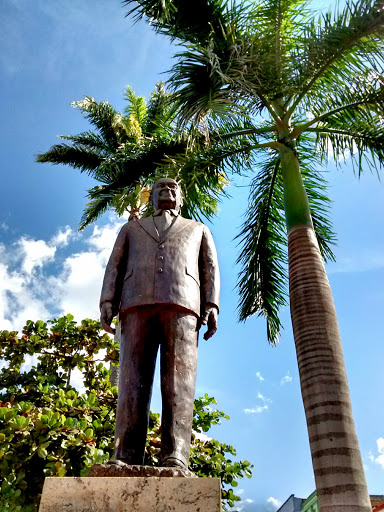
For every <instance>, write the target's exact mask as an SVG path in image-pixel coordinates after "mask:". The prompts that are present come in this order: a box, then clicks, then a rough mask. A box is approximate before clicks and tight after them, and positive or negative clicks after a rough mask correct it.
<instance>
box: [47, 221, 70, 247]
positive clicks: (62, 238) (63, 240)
mask: <svg viewBox="0 0 384 512" xmlns="http://www.w3.org/2000/svg"><path fill="white" fill-rule="evenodd" d="M74 237H76V234H75V232H74V231H73V230H72V229H71V228H70V227H69V226H65V228H62V229H59V231H58V233H57V234H56V235H55V236H54V237H53V238H52V240H51V245H53V246H59V247H65V246H66V245H68V243H69V240H70V239H71V238H74Z"/></svg>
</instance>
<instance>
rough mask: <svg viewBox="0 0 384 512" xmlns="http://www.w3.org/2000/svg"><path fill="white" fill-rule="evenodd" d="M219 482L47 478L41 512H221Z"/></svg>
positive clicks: (205, 479)
mask: <svg viewBox="0 0 384 512" xmlns="http://www.w3.org/2000/svg"><path fill="white" fill-rule="evenodd" d="M220 510H221V504H220V480H219V479H218V478H184V477H168V478H164V477H163V478H161V477H154V476H153V477H141V476H136V477H122V476H99V477H82V478H81V477H64V478H46V479H45V483H44V489H43V495H42V499H41V504H40V509H39V512H171V511H172V512H220Z"/></svg>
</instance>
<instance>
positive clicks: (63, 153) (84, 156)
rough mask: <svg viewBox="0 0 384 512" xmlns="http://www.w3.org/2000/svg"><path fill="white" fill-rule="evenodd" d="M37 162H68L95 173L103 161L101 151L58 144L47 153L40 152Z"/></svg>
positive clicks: (92, 173)
mask: <svg viewBox="0 0 384 512" xmlns="http://www.w3.org/2000/svg"><path fill="white" fill-rule="evenodd" d="M36 161H37V162H50V163H53V164H68V165H70V166H71V167H74V168H75V169H80V171H81V172H86V173H87V174H89V175H94V172H95V170H96V169H97V168H98V166H99V165H100V164H101V162H102V157H101V156H100V153H99V151H96V150H94V149H87V148H85V147H83V146H80V147H76V146H69V145H68V144H56V145H55V146H52V147H51V149H50V150H49V151H47V152H46V153H41V154H38V155H37V157H36Z"/></svg>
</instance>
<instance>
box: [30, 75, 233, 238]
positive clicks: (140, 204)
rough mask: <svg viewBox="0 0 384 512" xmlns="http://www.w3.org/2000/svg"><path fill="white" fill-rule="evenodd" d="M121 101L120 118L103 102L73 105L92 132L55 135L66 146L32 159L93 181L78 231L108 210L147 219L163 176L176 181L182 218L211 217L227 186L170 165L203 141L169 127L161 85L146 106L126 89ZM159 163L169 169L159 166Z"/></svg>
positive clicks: (168, 104)
mask: <svg viewBox="0 0 384 512" xmlns="http://www.w3.org/2000/svg"><path fill="white" fill-rule="evenodd" d="M124 99H125V100H126V102H127V104H126V107H125V109H124V113H123V114H121V113H119V112H118V111H117V110H116V109H115V108H114V107H113V106H112V105H111V104H110V103H109V102H107V101H101V102H97V101H96V100H95V99H93V98H91V97H86V98H85V99H83V100H81V101H75V102H73V103H72V105H73V106H74V107H75V108H78V109H80V111H81V112H82V114H83V115H84V116H85V117H86V119H88V120H89V122H90V123H91V125H93V126H94V127H95V128H96V131H86V132H82V133H80V134H78V135H61V136H60V138H61V139H64V140H65V141H68V142H64V143H61V144H56V145H54V146H52V147H51V148H50V149H49V150H48V151H47V152H46V153H41V154H39V155H37V159H36V160H37V162H50V163H53V164H66V165H69V166H70V167H74V168H75V169H79V170H80V172H85V173H87V174H88V175H89V176H91V177H92V178H94V179H95V180H96V181H98V182H99V184H98V185H95V186H94V187H92V188H90V189H89V190H88V198H89V202H88V203H87V205H86V207H85V209H84V213H83V216H82V218H81V221H80V227H79V229H80V230H82V229H84V228H85V227H86V226H88V225H89V224H91V223H92V222H94V221H96V220H97V219H98V218H99V217H100V216H101V215H103V214H104V213H105V212H106V211H107V210H108V209H111V210H113V211H114V212H115V213H116V214H117V215H118V216H122V215H124V213H125V212H126V211H128V212H129V215H130V217H131V218H134V217H138V216H141V215H146V214H148V213H149V212H150V208H151V207H150V205H149V203H148V200H149V187H150V186H151V184H152V183H153V182H154V181H156V179H157V178H158V177H159V176H160V175H164V173H166V174H167V176H169V177H172V178H175V179H177V180H178V181H179V182H180V185H181V187H182V190H183V194H184V198H185V200H184V204H183V207H182V214H183V215H184V216H185V217H189V218H191V217H194V218H197V219H200V218H201V217H207V218H209V217H211V216H212V215H213V214H215V213H216V212H217V207H218V201H219V198H220V196H221V195H222V194H224V187H225V186H226V185H227V184H228V182H227V180H226V177H225V175H224V173H223V172H217V171H216V170H213V172H211V173H207V172H200V171H199V170H196V169H193V168H191V169H186V168H184V167H183V168H181V166H180V167H177V166H175V165H174V164H175V161H177V155H179V154H185V153H193V152H194V151H196V150H197V148H198V147H199V146H200V145H204V144H205V139H204V135H203V134H202V133H201V132H200V131H199V130H196V129H194V128H191V127H189V128H188V129H184V130H179V129H177V128H176V127H175V124H174V122H173V121H174V117H175V109H174V106H173V104H172V101H171V95H170V94H169V93H167V91H166V90H165V88H164V85H163V83H161V82H159V83H157V84H156V87H155V90H154V91H153V92H152V94H151V96H150V99H149V101H148V102H146V101H145V99H144V97H142V96H137V95H136V94H135V93H134V92H133V90H132V88H131V87H130V86H127V87H126V89H125V92H124ZM175 158H176V160H175ZM162 162H172V163H173V165H172V166H171V165H168V166H167V168H164V166H162V167H160V164H161V163H162Z"/></svg>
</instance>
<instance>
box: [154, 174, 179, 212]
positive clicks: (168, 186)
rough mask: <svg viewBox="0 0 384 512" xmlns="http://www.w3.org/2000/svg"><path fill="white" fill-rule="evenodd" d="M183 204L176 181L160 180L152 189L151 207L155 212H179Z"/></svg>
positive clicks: (170, 179) (169, 179)
mask: <svg viewBox="0 0 384 512" xmlns="http://www.w3.org/2000/svg"><path fill="white" fill-rule="evenodd" d="M182 203H183V198H182V194H181V189H180V186H179V184H178V183H177V181H176V180H173V179H172V178H160V179H159V180H157V181H156V183H155V184H154V185H153V187H152V205H153V207H154V209H155V210H157V209H160V210H169V209H173V210H177V211H179V210H180V207H181V205H182Z"/></svg>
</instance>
